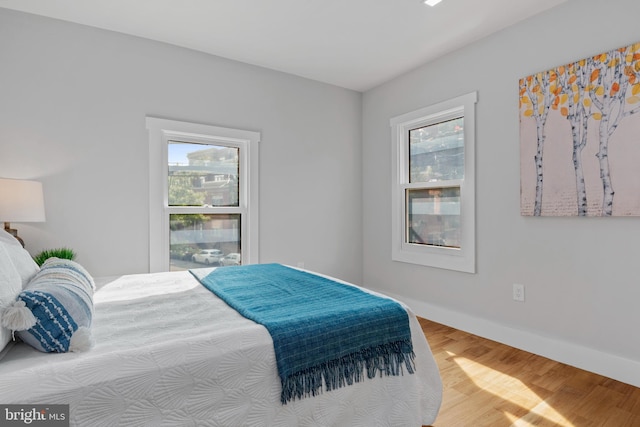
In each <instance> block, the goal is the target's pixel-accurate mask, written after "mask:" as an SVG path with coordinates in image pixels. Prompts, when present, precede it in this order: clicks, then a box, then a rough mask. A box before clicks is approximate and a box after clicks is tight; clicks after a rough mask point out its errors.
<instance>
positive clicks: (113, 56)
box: [0, 9, 362, 283]
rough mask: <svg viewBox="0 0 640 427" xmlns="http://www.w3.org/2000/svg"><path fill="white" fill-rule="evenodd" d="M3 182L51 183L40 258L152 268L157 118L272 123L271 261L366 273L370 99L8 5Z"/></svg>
mask: <svg viewBox="0 0 640 427" xmlns="http://www.w3.org/2000/svg"><path fill="white" fill-rule="evenodd" d="M0 54H1V55H0V58H1V59H0V61H1V66H0V82H2V83H1V85H0V87H1V95H0V96H1V101H0V153H1V154H0V177H7V178H24V179H37V180H40V181H42V182H43V185H44V191H45V203H46V213H47V221H46V223H42V224H15V226H16V227H17V228H18V229H19V231H20V234H21V235H22V236H23V237H24V238H25V241H26V243H27V249H29V250H30V251H31V252H32V253H35V252H36V251H38V250H40V249H42V248H51V247H57V246H70V247H72V248H74V249H75V250H76V251H77V252H78V253H79V258H78V260H79V261H80V262H81V263H82V264H83V265H85V266H86V267H87V268H88V269H89V271H90V272H91V273H92V274H94V275H96V276H102V275H116V274H123V273H135V272H145V271H147V270H148V264H149V261H148V253H149V244H148V237H149V231H148V220H149V210H148V209H149V207H148V196H147V192H148V187H149V179H148V176H149V167H148V137H147V132H146V128H145V116H146V115H151V116H155V117H163V118H168V119H175V120H184V121H190V122H196V123H204V124H210V125H215V126H223V127H232V128H239V129H246V130H253V131H259V132H262V142H261V143H260V256H261V258H260V259H261V261H263V262H282V263H288V264H293V265H296V264H297V263H298V262H304V263H305V266H306V267H307V268H310V269H314V270H318V271H321V272H324V273H327V274H332V275H335V276H337V277H340V278H343V279H346V280H349V281H353V282H357V283H358V282H360V281H361V268H362V231H361V230H362V228H361V217H362V211H361V203H360V199H361V196H360V195H361V182H362V181H361V176H362V167H361V144H360V142H361V139H362V138H361V128H360V124H361V94H360V93H357V92H353V91H348V90H344V89H341V88H337V87H334V86H330V85H326V84H322V83H318V82H314V81H310V80H307V79H303V78H299V77H296V76H291V75H287V74H284V73H280V72H274V71H270V70H266V69H262V68H259V67H254V66H249V65H246V64H242V63H238V62H234V61H228V60H225V59H221V58H217V57H213V56H210V55H205V54H202V53H198V52H195V51H190V50H186V49H182V48H178V47H174V46H170V45H166V44H162V43H156V42H152V41H148V40H144V39H140V38H135V37H130V36H125V35H121V34H117V33H113V32H108V31H103V30H98V29H93V28H89V27H84V26H80V25H75V24H70V23H65V22H62V21H56V20H51V19H47V18H42V17H37V16H33V15H27V14H22V13H17V12H13V11H9V10H6V9H0Z"/></svg>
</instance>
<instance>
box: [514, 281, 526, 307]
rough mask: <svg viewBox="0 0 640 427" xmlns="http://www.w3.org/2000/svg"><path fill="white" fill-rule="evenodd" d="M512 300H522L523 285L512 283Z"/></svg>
mask: <svg viewBox="0 0 640 427" xmlns="http://www.w3.org/2000/svg"><path fill="white" fill-rule="evenodd" d="M513 300H514V301H520V302H524V285H521V284H519V283H514V284H513Z"/></svg>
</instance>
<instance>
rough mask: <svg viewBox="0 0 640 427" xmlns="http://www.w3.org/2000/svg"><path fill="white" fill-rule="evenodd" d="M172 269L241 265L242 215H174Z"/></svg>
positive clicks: (171, 242)
mask: <svg viewBox="0 0 640 427" xmlns="http://www.w3.org/2000/svg"><path fill="white" fill-rule="evenodd" d="M169 224H170V245H171V246H170V254H171V263H170V264H171V267H170V270H172V271H175V270H185V269H189V268H198V267H204V266H206V265H239V264H241V261H242V260H241V259H240V253H241V252H240V238H241V236H240V214H171V215H169Z"/></svg>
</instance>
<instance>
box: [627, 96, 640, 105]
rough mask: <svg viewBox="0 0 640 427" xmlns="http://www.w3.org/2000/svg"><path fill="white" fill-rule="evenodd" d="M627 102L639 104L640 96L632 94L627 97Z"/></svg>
mask: <svg viewBox="0 0 640 427" xmlns="http://www.w3.org/2000/svg"><path fill="white" fill-rule="evenodd" d="M627 102H628V103H629V104H637V103H638V102H640V96H630V97H629V98H627Z"/></svg>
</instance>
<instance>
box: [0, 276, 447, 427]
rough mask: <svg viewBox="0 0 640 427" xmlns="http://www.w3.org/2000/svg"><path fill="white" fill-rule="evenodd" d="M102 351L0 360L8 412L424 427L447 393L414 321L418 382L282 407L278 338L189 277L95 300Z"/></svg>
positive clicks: (118, 419) (100, 422)
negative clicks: (16, 407)
mask: <svg viewBox="0 0 640 427" xmlns="http://www.w3.org/2000/svg"><path fill="white" fill-rule="evenodd" d="M94 303H95V315H94V319H93V326H92V330H93V335H94V338H95V341H96V345H95V347H94V348H93V349H92V350H90V351H89V352H86V353H67V354H44V353H39V352H38V351H36V350H34V349H32V348H30V347H28V346H26V345H25V344H18V345H16V346H14V347H13V348H12V349H11V350H10V351H9V353H8V354H7V355H6V356H5V357H4V359H2V360H1V361H0V403H3V404H9V403H22V404H25V403H29V404H56V403H64V404H67V403H68V404H70V413H71V425H72V426H83V427H84V426H91V427H94V426H96V427H97V426H116V425H122V426H221V427H234V426H373V425H384V426H420V425H422V424H426V425H428V424H431V423H433V421H434V420H435V417H436V414H437V412H438V409H439V407H440V402H441V398H442V394H441V393H442V384H441V381H440V376H439V373H438V370H437V367H436V364H435V362H434V359H433V356H432V354H431V351H430V349H429V346H428V344H427V342H426V340H425V337H424V335H423V333H422V330H421V329H420V325H419V324H418V322H417V319H416V318H415V316H414V315H413V314H412V313H410V316H409V317H410V320H411V329H412V338H413V345H414V349H415V353H416V374H415V375H408V374H406V373H405V375H404V376H399V377H384V378H375V379H372V380H365V381H363V382H360V383H356V384H354V385H352V386H347V387H343V388H341V389H338V390H334V391H331V392H324V393H322V394H321V395H320V396H317V397H311V398H304V399H301V400H296V401H294V402H290V403H288V404H287V405H282V404H281V403H280V380H279V377H278V373H277V369H276V363H275V355H274V351H273V344H272V342H271V337H270V335H269V333H268V332H267V330H266V329H265V328H264V327H263V326H261V325H258V324H256V323H254V322H252V321H250V320H248V319H245V318H244V317H242V316H240V315H239V314H238V313H237V312H235V311H234V310H233V309H231V308H229V307H228V306H227V305H226V304H225V303H224V302H223V301H222V300H220V299H218V298H217V297H216V296H215V295H214V294H212V293H211V292H210V291H208V290H207V289H205V288H204V287H203V286H202V285H200V283H198V282H197V281H196V280H195V279H194V278H193V277H192V276H191V274H190V273H188V272H186V271H184V272H171V273H156V274H144V275H130V276H123V277H120V278H118V279H115V280H113V281H111V282H110V283H107V284H106V285H104V286H103V287H102V288H101V289H100V290H99V291H98V292H96V294H95V297H94Z"/></svg>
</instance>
